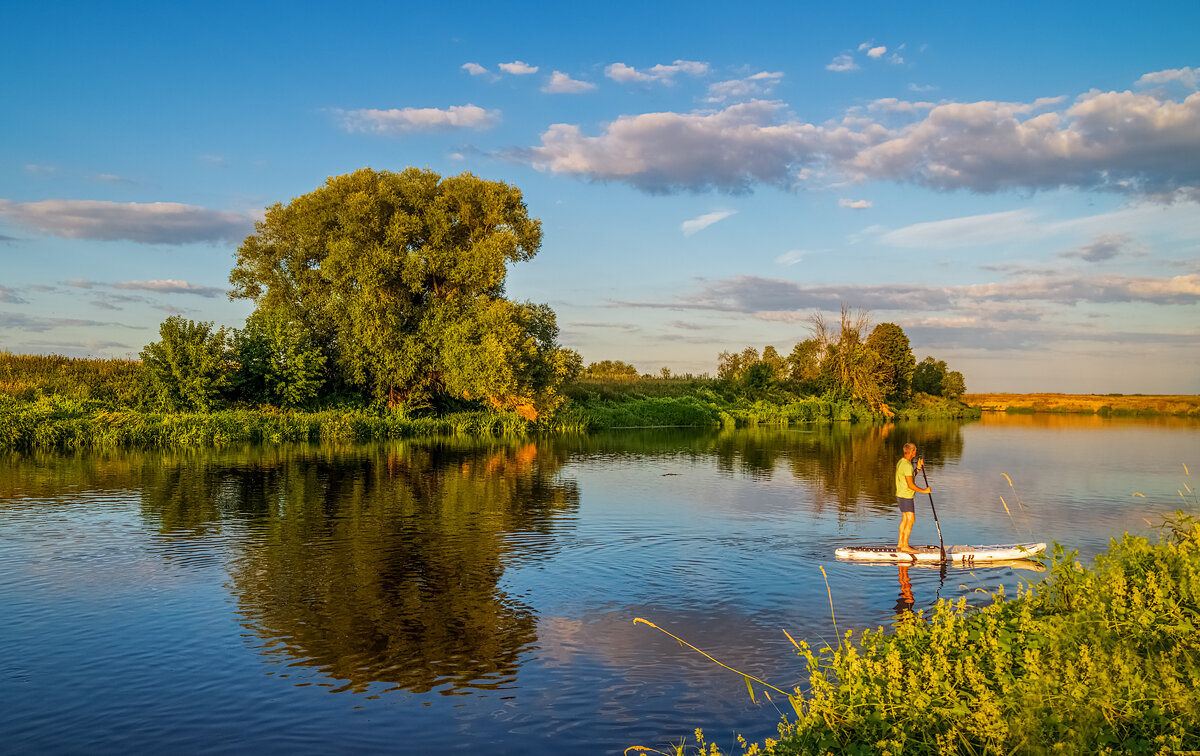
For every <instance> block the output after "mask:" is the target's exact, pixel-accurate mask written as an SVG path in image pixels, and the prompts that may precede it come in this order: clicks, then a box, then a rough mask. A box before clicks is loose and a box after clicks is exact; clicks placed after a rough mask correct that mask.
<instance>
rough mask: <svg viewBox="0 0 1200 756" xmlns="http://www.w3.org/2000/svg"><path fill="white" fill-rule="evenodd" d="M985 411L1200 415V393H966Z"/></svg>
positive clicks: (1114, 414) (1117, 414)
mask: <svg viewBox="0 0 1200 756" xmlns="http://www.w3.org/2000/svg"><path fill="white" fill-rule="evenodd" d="M963 401H964V402H966V403H967V404H970V405H971V406H974V407H979V408H980V409H981V410H983V411H984V412H1007V413H1009V414H1037V413H1052V414H1081V415H1101V416H1104V417H1154V416H1158V415H1173V416H1176V417H1200V396H1197V395H1187V394H1179V395H1165V394H967V395H965V396H964V397H963Z"/></svg>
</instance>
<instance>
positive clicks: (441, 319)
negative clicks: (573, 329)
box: [230, 168, 577, 411]
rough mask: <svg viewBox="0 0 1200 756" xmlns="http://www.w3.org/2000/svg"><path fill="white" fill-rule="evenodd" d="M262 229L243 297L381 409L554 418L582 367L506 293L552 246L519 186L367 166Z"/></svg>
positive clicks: (277, 210)
mask: <svg viewBox="0 0 1200 756" xmlns="http://www.w3.org/2000/svg"><path fill="white" fill-rule="evenodd" d="M255 228H256V231H255V233H254V234H253V235H251V236H249V237H247V239H246V240H245V242H243V244H242V246H241V247H240V248H239V249H238V258H237V264H236V265H235V267H234V269H233V271H232V272H231V274H230V281H231V282H232V283H233V287H234V288H233V296H235V297H247V298H250V299H253V300H254V302H255V304H256V306H257V308H258V309H259V310H261V311H263V312H266V313H270V314H272V315H273V316H276V317H279V318H281V319H283V320H285V321H287V322H293V323H297V324H299V325H300V327H301V328H302V329H304V330H305V331H307V332H309V333H311V334H313V338H314V341H315V343H316V344H317V346H319V347H320V349H321V351H322V354H324V355H325V356H327V357H328V358H329V366H330V367H331V368H333V369H335V371H336V372H337V373H338V374H339V375H341V376H342V377H344V378H345V379H346V380H347V381H348V382H350V383H351V384H353V385H357V386H361V387H363V388H364V389H366V390H368V391H370V392H371V393H372V395H373V396H374V397H376V398H377V399H380V400H382V399H388V400H389V401H390V400H393V399H395V398H397V397H400V398H403V399H404V400H406V401H407V402H408V403H409V404H411V405H414V406H415V405H422V404H428V403H430V402H432V401H433V400H434V399H435V398H436V397H437V396H438V395H441V394H450V395H452V396H463V395H467V396H472V397H476V398H484V397H486V398H487V399H488V400H489V401H491V403H493V404H495V405H496V406H499V407H504V408H510V407H531V406H533V405H536V406H537V408H538V409H539V410H542V411H544V410H547V409H551V408H552V407H553V406H554V405H555V404H556V402H557V400H558V393H557V388H558V385H559V383H561V381H562V380H564V379H565V378H566V377H568V376H569V375H570V374H571V372H572V371H573V370H574V367H573V365H574V363H575V362H577V360H575V359H574V358H573V357H571V356H570V355H568V354H560V353H559V352H558V347H557V345H556V344H555V339H556V338H557V335H558V330H557V325H556V324H555V322H554V318H553V313H552V312H550V310H549V308H546V307H544V306H537V305H531V304H515V303H512V302H509V301H508V300H506V299H504V296H503V295H504V280H505V277H506V275H507V272H508V270H507V266H508V264H509V263H512V262H517V261H521V260H528V259H530V258H532V257H533V256H534V255H535V254H537V251H538V248H539V247H540V246H541V241H542V231H541V223H540V222H539V221H538V220H537V219H534V218H530V217H529V215H528V213H527V211H526V207H525V204H524V202H523V200H522V196H521V192H520V190H518V189H517V188H515V187H512V186H509V185H507V184H504V183H501V182H496V181H485V180H482V179H479V178H477V177H475V176H472V175H470V174H467V173H464V174H461V175H459V176H453V177H449V178H446V179H442V178H441V177H440V176H439V175H438V174H436V173H433V172H432V171H422V170H418V169H416V168H409V169H406V170H405V171H403V172H402V173H392V172H389V171H375V170H372V169H369V168H364V169H362V170H359V171H355V172H354V173H351V174H347V175H344V176H335V177H331V178H330V179H329V180H328V181H326V183H325V185H324V186H322V187H320V188H319V189H317V190H315V191H312V192H309V193H308V194H305V195H303V196H301V197H297V198H295V199H293V200H292V201H291V202H290V203H288V204H287V205H286V206H284V205H281V204H276V205H274V206H272V207H270V208H268V209H267V213H266V216H265V218H264V219H263V220H262V221H260V222H259V223H257V224H256V226H255ZM489 364H490V365H491V366H492V367H493V368H494V370H486V369H484V367H485V366H487V365H489ZM555 381H558V382H559V383H555Z"/></svg>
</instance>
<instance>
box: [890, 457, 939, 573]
mask: <svg viewBox="0 0 1200 756" xmlns="http://www.w3.org/2000/svg"><path fill="white" fill-rule="evenodd" d="M916 456H917V445H916V444H913V443H907V444H905V445H904V456H903V457H901V458H900V461H899V462H897V463H896V504H897V505H898V506H899V507H900V540H899V542H898V543H897V545H896V550H897V551H902V552H904V553H905V554H916V553H917V550H916V549H914V548H913V547H912V546H909V545H908V536H909V534H910V533H912V526H913V522H914V521H916V519H917V513H916V509H914V508H913V496H914V495H916V494H919V493H923V494H927V493H931V489H928V488H921V487H920V486H918V485H917V484H916V482H915V481H914V480H913V474H914V473H915V472H916V470H914V469H913V463H912V461H913V457H916ZM924 466H925V460H923V459H917V467H916V469H917V470H920V469H921V468H922V467H924Z"/></svg>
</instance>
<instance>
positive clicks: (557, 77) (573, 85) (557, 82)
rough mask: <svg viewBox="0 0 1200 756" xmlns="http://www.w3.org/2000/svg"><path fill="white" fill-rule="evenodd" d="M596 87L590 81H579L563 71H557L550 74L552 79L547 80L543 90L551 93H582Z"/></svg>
mask: <svg viewBox="0 0 1200 756" xmlns="http://www.w3.org/2000/svg"><path fill="white" fill-rule="evenodd" d="M595 88H596V85H595V84H593V83H591V82H590V81H579V80H578V79H572V78H571V77H570V76H568V75H567V74H565V73H563V72H562V71H555V72H554V73H553V74H551V75H550V81H548V82H546V86H544V87H542V91H543V92H548V93H550V94H580V93H582V92H590V91H592V90H593V89H595Z"/></svg>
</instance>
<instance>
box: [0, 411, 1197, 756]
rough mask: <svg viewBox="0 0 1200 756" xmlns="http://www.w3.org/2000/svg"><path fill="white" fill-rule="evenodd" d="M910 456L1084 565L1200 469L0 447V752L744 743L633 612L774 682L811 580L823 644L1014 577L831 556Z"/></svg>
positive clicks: (867, 451) (966, 510) (1005, 524)
mask: <svg viewBox="0 0 1200 756" xmlns="http://www.w3.org/2000/svg"><path fill="white" fill-rule="evenodd" d="M910 440H911V441H913V442H914V443H916V444H918V446H919V447H920V449H921V453H922V454H923V456H924V457H925V458H926V460H927V462H928V464H929V470H928V472H929V482H930V484H931V485H932V487H933V489H934V495H933V496H934V503H935V504H936V506H937V511H938V515H939V517H940V521H941V525H942V531H943V533H944V535H945V539H946V542H947V543H948V544H949V543H995V542H1004V541H1017V540H1029V539H1030V538H1031V537H1032V538H1034V539H1036V540H1054V541H1058V542H1060V543H1062V544H1063V545H1064V546H1066V547H1067V548H1068V549H1073V550H1078V551H1079V552H1080V553H1081V555H1082V556H1083V557H1084V558H1090V557H1091V556H1093V555H1094V554H1096V553H1098V552H1100V551H1103V550H1104V549H1105V548H1107V545H1108V540H1109V538H1110V537H1112V536H1114V535H1119V534H1120V533H1122V532H1123V531H1125V530H1130V531H1133V532H1137V533H1142V534H1147V533H1153V532H1154V531H1152V530H1151V529H1150V528H1149V527H1148V526H1147V522H1146V519H1145V518H1149V520H1150V522H1151V523H1157V522H1159V521H1160V520H1161V517H1160V515H1159V513H1161V512H1166V511H1169V510H1171V509H1174V508H1177V507H1179V506H1180V505H1184V504H1186V503H1187V502H1185V500H1184V499H1183V498H1181V497H1180V496H1179V495H1178V494H1177V491H1178V490H1182V489H1183V485H1184V483H1188V484H1189V485H1190V484H1191V482H1192V480H1194V479H1193V478H1190V477H1187V476H1185V474H1184V468H1183V464H1185V463H1186V464H1187V465H1188V466H1189V467H1192V466H1193V465H1195V464H1196V463H1200V425H1198V424H1196V423H1194V422H1184V421H1177V420H1157V421H1147V420H1129V419H1104V418H1097V417H1075V416H1016V417H1005V416H988V417H985V418H984V419H983V420H982V421H980V422H975V423H969V424H958V423H936V424H934V423H927V424H913V425H904V426H889V427H883V428H873V427H848V426H835V427H833V428H830V427H827V426H813V427H802V428H790V429H765V428H757V429H746V430H739V431H735V432H717V431H708V430H642V431H625V432H621V433H612V434H606V435H593V436H587V437H571V438H564V437H553V438H546V439H535V440H529V439H520V440H491V441H467V440H460V439H442V440H420V441H408V442H397V443H390V444H378V445H365V446H345V447H336V446H297V447H284V448H274V447H272V448H257V447H251V448H239V449H225V450H204V451H168V452H163V451H156V452H129V451H123V452H96V453H86V454H77V455H65V454H34V455H10V456H7V457H4V458H3V459H2V460H0V603H2V605H3V606H4V612H3V614H2V615H0V643H2V645H3V653H2V654H0V700H3V701H4V702H5V706H4V707H0V736H3V739H4V742H5V743H6V746H7V747H9V748H12V749H14V751H16V752H31V751H38V752H80V751H88V752H94V753H115V752H125V751H129V750H130V749H138V750H145V751H149V750H154V751H163V750H168V751H190V752H235V751H236V752H245V751H249V750H254V751H261V752H271V753H274V752H280V753H282V752H295V751H297V750H300V751H321V752H339V751H360V750H363V749H379V750H385V749H386V750H388V751H393V752H402V753H422V752H431V751H433V750H438V751H468V750H472V751H476V752H479V751H481V750H482V752H485V753H497V754H508V753H513V754H516V753H619V752H620V751H621V750H622V749H623V748H624V747H626V746H629V745H634V744H645V745H651V746H657V747H660V748H661V747H662V746H663V745H664V744H665V743H667V742H670V741H674V742H678V741H679V739H680V738H681V737H683V736H685V735H687V734H689V733H690V732H691V730H693V729H694V728H695V727H698V726H701V727H704V728H705V730H706V733H707V734H708V736H709V737H710V739H715V740H716V742H718V743H719V744H721V745H722V747H724V748H726V749H729V748H731V747H732V745H733V743H734V739H735V735H736V733H739V732H740V733H743V734H745V735H746V736H747V737H748V738H750V739H759V740H761V739H762V738H763V737H766V736H769V735H772V734H773V733H774V729H775V725H776V723H777V722H778V719H779V712H778V711H777V710H776V709H775V708H774V707H773V706H772V705H770V704H764V702H763V700H762V698H761V697H760V698H759V703H758V704H754V703H751V701H750V700H749V697H748V696H747V695H746V691H745V686H744V684H743V681H742V679H741V678H740V677H738V676H737V675H734V674H733V673H730V672H728V671H726V670H723V669H721V668H720V667H717V666H716V665H714V664H712V663H711V662H708V661H706V660H705V659H703V657H700V656H699V655H697V654H695V653H694V652H691V651H688V650H687V649H684V648H682V647H680V646H679V644H677V643H676V642H675V641H673V640H671V639H670V638H667V637H666V636H663V635H661V634H659V633H657V632H656V631H654V630H653V629H651V628H648V627H646V626H645V625H634V624H633V619H634V618H635V617H643V618H646V619H649V620H652V621H653V622H655V623H657V624H658V625H660V626H662V627H664V628H666V629H668V630H670V631H672V632H674V633H676V634H677V635H680V636H681V637H683V638H685V639H687V640H688V641H689V642H691V643H693V644H695V645H697V646H699V647H701V648H703V649H705V650H706V651H708V652H709V653H711V654H713V655H714V656H716V657H717V658H719V659H721V660H722V661H724V662H726V663H727V664H730V665H731V666H734V667H736V668H738V669H741V670H743V671H745V672H748V673H750V674H753V675H756V676H758V677H762V678H763V679H766V680H768V681H770V682H772V683H773V684H775V685H777V686H778V687H782V688H789V687H791V686H792V685H795V684H798V683H800V682H802V679H803V673H804V669H803V664H802V662H800V661H799V660H798V659H797V657H796V656H795V655H794V654H793V653H792V652H791V645H790V642H789V641H788V640H787V638H786V637H785V636H784V634H783V632H782V630H784V629H786V630H787V631H788V632H790V633H791V634H792V635H793V636H794V637H796V638H798V639H800V638H803V639H806V640H808V641H810V642H812V643H821V642H822V641H829V640H832V639H833V638H834V637H835V634H834V630H833V622H832V619H831V614H830V606H829V598H828V594H827V589H826V584H825V582H824V579H823V577H822V574H821V572H820V570H819V569H818V567H819V566H823V567H824V568H825V570H826V572H827V573H828V578H829V590H830V592H832V595H833V601H834V609H835V611H836V617H837V623H838V627H839V628H840V629H842V630H845V629H848V628H863V627H875V626H879V625H887V624H889V623H890V622H891V621H892V618H893V617H894V616H895V615H896V614H897V612H899V611H904V610H906V609H908V608H910V607H911V608H914V609H916V610H921V609H924V608H928V607H929V606H930V605H932V604H933V603H934V602H936V600H937V599H938V598H957V597H959V596H968V597H969V598H970V600H972V601H976V602H979V601H983V600H984V599H983V596H984V594H983V593H982V592H979V591H976V589H977V588H984V589H988V590H992V589H994V588H996V587H998V586H1000V585H1004V586H1005V587H1006V588H1007V589H1009V590H1011V589H1013V588H1015V586H1016V584H1017V582H1018V581H1019V580H1024V581H1030V580H1037V579H1038V574H1037V573H1035V572H1030V571H1027V570H1019V569H1013V568H1009V567H1005V568H999V569H974V570H965V569H961V568H957V569H955V568H952V569H949V570H945V571H942V570H938V569H936V568H912V569H907V570H903V571H901V570H899V569H898V568H897V567H895V566H886V565H885V566H876V565H856V564H847V563H839V562H837V561H835V560H834V559H833V558H832V553H833V550H834V548H836V546H838V545H841V544H846V543H862V542H868V541H885V540H889V539H894V538H895V530H896V525H897V522H898V516H897V514H896V513H895V511H894V505H893V501H892V497H893V492H892V490H891V486H892V482H891V480H892V477H891V475H892V469H893V466H894V464H895V460H896V459H897V458H898V457H899V455H900V447H901V446H902V445H903V444H904V443H905V442H906V441H910ZM1005 473H1006V474H1007V475H1008V476H1009V477H1010V478H1011V480H1012V483H1013V486H1014V487H1010V485H1009V482H1008V480H1007V479H1006V478H1005V477H1004V474H1005ZM1192 488H1193V489H1195V486H1194V485H1193V486H1192ZM1134 493H1140V494H1143V495H1144V497H1145V498H1140V497H1137V496H1134ZM1184 493H1185V494H1186V493H1187V492H1186V491H1184ZM1001 497H1004V500H1005V502H1006V503H1007V504H1008V505H1009V510H1010V512H1011V515H1010V514H1009V513H1006V511H1005V509H1004V506H1003V505H1002V504H1001V501H1000V498H1001ZM1191 502H1192V506H1193V508H1194V507H1195V499H1194V498H1193V499H1191ZM929 514H930V510H929V502H928V498H927V497H918V521H917V526H916V528H915V530H914V536H913V540H914V542H917V543H936V542H937V532H936V530H935V528H934V525H933V522H932V519H931V518H930V516H929Z"/></svg>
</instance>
